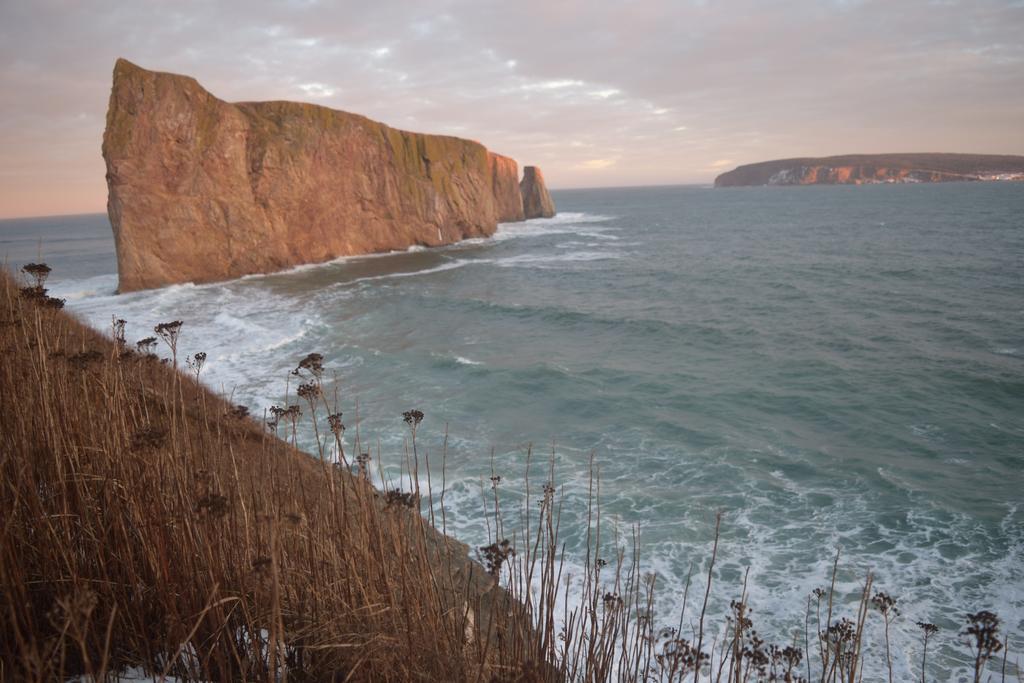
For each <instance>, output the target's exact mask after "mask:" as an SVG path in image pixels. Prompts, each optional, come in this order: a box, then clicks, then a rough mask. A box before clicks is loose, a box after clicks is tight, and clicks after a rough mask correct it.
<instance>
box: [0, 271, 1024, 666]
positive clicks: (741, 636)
mask: <svg viewBox="0 0 1024 683" xmlns="http://www.w3.org/2000/svg"><path fill="white" fill-rule="evenodd" d="M43 268H44V267H42V266H36V267H35V268H29V269H27V270H26V271H25V272H26V274H27V275H29V276H31V277H34V278H35V282H34V283H32V284H30V285H29V286H25V287H20V286H19V285H18V284H17V283H16V282H15V281H14V280H13V279H12V278H10V277H9V276H7V275H6V274H3V273H0V388H2V393H0V587H2V592H0V613H2V614H0V681H6V680H19V681H20V680H29V681H43V680H62V679H67V678H69V677H72V676H79V675H85V676H89V677H92V678H93V679H96V680H103V679H106V678H109V677H111V676H116V674H117V672H119V671H122V670H123V669H124V668H125V667H141V668H143V669H145V670H146V671H148V672H150V673H151V674H153V675H154V676H156V677H160V676H165V675H173V676H176V677H179V678H182V679H187V680H220V681H227V680H283V679H287V678H292V679H294V680H431V681H433V680H437V681H441V680H445V681H446V680H453V681H458V680H466V681H560V680H571V681H587V682H589V681H609V680H619V681H634V680H640V681H649V680H650V681H690V680H692V681H694V682H695V683H696V682H697V681H699V680H713V681H716V682H719V683H721V682H730V683H732V682H735V683H741V682H746V681H803V680H808V679H810V680H820V681H822V682H825V681H844V682H847V683H855V682H856V681H859V680H861V679H862V676H863V674H862V671H863V665H864V659H865V652H864V635H863V634H864V626H865V623H866V622H867V621H868V620H869V619H873V618H878V617H877V616H876V615H877V614H880V615H881V617H880V618H882V619H883V620H884V625H885V634H886V636H885V643H884V645H885V648H884V651H882V653H881V655H879V656H883V657H884V658H885V659H884V660H883V661H884V662H885V663H886V664H887V665H889V666H890V667H891V664H890V662H891V656H890V643H889V630H888V627H889V624H890V623H891V622H892V621H893V620H894V619H895V618H897V617H898V616H899V609H898V607H897V606H896V605H897V602H898V601H897V600H896V598H893V597H891V596H889V595H886V594H884V593H878V592H876V593H874V595H873V596H872V577H871V576H868V577H866V580H865V582H864V586H863V591H862V595H861V599H860V601H859V605H858V606H857V609H856V614H853V615H850V616H851V617H852V618H846V617H840V615H839V611H840V610H839V607H838V602H836V601H834V598H835V590H834V581H835V578H834V577H835V571H834V572H833V586H832V587H830V588H829V589H827V590H826V589H819V590H817V591H815V594H814V596H811V597H809V598H808V602H807V622H806V624H802V625H800V626H801V628H800V631H801V632H802V633H803V634H804V637H803V639H802V640H803V642H791V643H787V644H784V645H781V646H775V645H769V644H767V643H765V642H764V641H763V640H762V639H761V638H760V636H759V635H758V633H757V631H756V630H755V629H754V628H753V623H752V620H751V609H750V606H749V605H748V602H747V597H746V586H745V585H744V586H742V587H734V588H736V591H735V594H736V599H735V600H734V601H733V602H732V605H731V611H730V613H729V614H726V615H718V616H717V617H716V616H713V615H711V614H709V613H708V604H709V601H708V598H709V596H710V594H711V592H712V584H713V578H714V570H715V562H716V558H717V544H718V538H717V527H716V535H715V538H714V539H713V541H714V544H713V546H712V548H711V552H710V555H709V558H708V561H707V562H706V567H704V568H702V569H701V570H700V573H701V574H702V575H704V574H706V580H705V583H704V590H703V595H702V596H697V597H694V599H693V600H691V597H690V595H689V584H688V585H687V589H686V591H685V593H684V595H683V596H682V604H683V607H682V611H681V613H680V614H679V615H678V621H675V620H673V623H674V625H669V626H665V625H662V624H657V623H656V616H655V613H654V607H653V606H654V592H655V589H656V585H655V584H656V577H655V576H653V575H649V574H644V573H643V572H642V570H641V566H640V557H639V553H638V551H637V547H638V545H639V544H638V542H637V539H638V534H639V532H638V530H634V533H633V537H632V538H631V539H619V538H610V539H609V538H606V536H607V534H605V533H604V532H603V531H602V527H601V515H600V508H599V501H600V496H599V489H598V482H597V480H596V478H594V477H592V478H591V486H592V488H591V491H590V496H589V498H588V500H589V513H590V514H589V519H588V539H587V541H588V543H587V547H588V552H587V556H586V558H585V565H584V566H585V570H584V575H583V576H576V577H572V579H571V580H570V578H569V577H568V576H566V575H564V573H563V567H564V562H563V560H564V548H563V546H562V542H561V540H560V537H559V519H560V514H559V511H560V506H561V501H560V500H559V497H558V494H557V490H556V485H555V482H554V481H553V469H554V467H553V462H550V461H549V463H547V465H548V466H547V467H546V468H539V469H540V470H541V476H542V478H543V483H542V485H541V486H539V487H537V486H533V487H532V488H531V485H532V481H531V480H532V478H533V477H535V476H537V475H536V474H534V475H531V474H529V473H528V474H527V477H526V480H525V481H524V482H522V483H523V484H524V486H525V489H526V495H525V497H524V499H523V502H522V508H521V509H520V510H518V511H517V514H516V515H515V519H516V520H517V521H516V523H515V525H514V528H506V522H505V519H504V517H503V515H502V512H501V505H500V500H499V493H498V488H499V486H498V485H499V484H500V483H501V478H500V476H498V475H495V476H494V477H492V484H493V487H492V488H493V501H492V503H491V504H490V506H489V513H488V514H489V516H490V515H492V516H493V517H491V518H489V519H488V528H489V529H490V533H491V535H492V537H491V539H490V544H489V545H488V546H485V547H483V548H480V549H479V551H480V552H479V557H480V558H481V560H482V562H483V564H478V563H476V562H474V561H472V560H470V559H469V557H468V554H467V549H466V547H465V546H463V545H462V544H460V543H458V542H456V541H453V540H451V539H448V538H447V537H445V536H444V535H443V534H442V533H441V532H440V531H438V528H440V529H442V530H443V529H444V526H445V510H444V506H443V497H442V498H440V499H434V498H433V497H432V494H431V493H430V492H426V493H425V494H424V493H421V492H420V491H419V490H418V484H416V482H418V481H419V476H418V475H419V469H420V453H419V451H418V449H417V443H416V436H417V429H418V428H419V426H420V422H421V421H422V419H423V414H422V413H420V412H419V411H416V410H410V411H409V412H407V413H406V414H405V416H404V417H405V421H406V423H407V427H408V429H409V437H410V438H409V449H408V451H407V452H406V453H404V454H402V455H401V456H400V462H401V463H402V467H403V468H404V470H405V471H406V473H407V474H408V475H409V477H408V480H409V481H410V482H412V484H411V486H412V488H411V490H400V489H397V488H390V489H389V490H385V491H380V490H378V489H376V488H375V487H374V486H373V485H372V484H371V482H370V478H369V476H368V474H369V470H370V468H371V467H373V466H374V465H376V466H377V467H380V454H379V453H378V454H377V455H376V457H375V458H371V457H370V454H369V453H363V452H362V448H361V445H360V444H359V441H358V438H357V439H356V442H355V443H356V453H354V454H353V453H347V454H346V453H345V452H344V451H343V449H342V445H343V443H344V442H343V440H342V435H343V434H344V431H345V427H344V423H343V416H342V414H341V411H340V409H339V406H338V399H337V396H336V394H335V393H334V392H332V391H331V390H329V389H328V388H327V387H326V386H325V384H324V383H323V381H322V379H323V375H324V368H323V367H322V365H321V361H322V358H321V357H320V356H318V355H317V354H310V355H309V356H307V357H306V358H304V359H302V360H301V361H298V365H297V367H296V369H295V372H294V373H293V375H294V376H293V378H291V383H292V384H293V390H294V396H293V397H292V398H293V399H294V400H293V402H292V403H290V404H289V405H285V406H281V407H275V408H273V409H271V411H270V416H269V417H270V422H271V423H272V424H271V426H270V428H267V427H266V426H265V425H264V424H262V421H260V422H257V421H256V420H254V419H252V418H250V417H248V416H247V415H246V412H247V411H245V410H244V409H240V408H239V407H238V406H233V405H231V404H230V403H228V402H227V401H225V400H223V399H222V398H219V397H217V396H215V395H213V394H212V393H210V392H209V391H207V390H206V389H205V388H203V387H202V386H201V385H200V384H199V383H198V378H199V377H200V374H201V372H202V363H203V361H204V360H205V357H203V356H200V355H197V356H196V357H190V358H188V359H185V362H184V363H182V365H184V366H186V367H187V372H180V371H178V370H177V369H176V368H175V367H174V366H176V365H178V364H179V359H178V358H177V348H176V344H177V338H178V335H179V334H180V333H181V329H182V328H181V325H180V324H179V323H178V322H177V321H170V322H168V323H165V324H163V325H160V326H158V327H157V328H156V330H154V332H155V334H156V337H152V338H147V339H144V340H142V341H141V342H140V343H139V344H138V345H135V344H129V343H127V341H126V340H125V325H124V323H123V321H113V326H112V330H111V337H110V338H107V337H104V336H103V335H101V334H99V333H97V332H95V331H93V330H90V329H89V328H87V327H85V326H84V325H82V324H80V323H78V322H77V321H75V320H74V319H73V318H71V317H70V316H68V315H66V314H65V313H64V312H63V311H61V310H60V308H61V302H59V301H57V300H53V299H51V298H49V297H48V296H47V295H46V290H45V287H44V285H45V279H46V274H47V273H48V269H46V270H45V271H44V270H43ZM157 337H158V338H157ZM161 343H162V344H163V346H160V344H161ZM157 348H162V349H164V350H166V351H167V352H169V355H170V358H169V359H168V362H166V363H165V362H162V361H161V360H160V359H159V358H157V357H156V355H154V354H153V353H152V352H153V351H154V350H155V349H157ZM300 426H301V429H309V430H311V431H312V432H313V433H314V434H315V437H316V443H317V444H318V447H317V450H318V452H317V453H315V454H314V455H315V456H317V457H310V456H309V455H307V454H305V453H302V452H300V451H298V450H297V449H296V447H295V446H294V443H295V440H296V434H297V432H298V430H299V429H300ZM289 439H290V440H291V443H289ZM442 461H443V455H442ZM428 464H429V463H426V462H425V463H424V470H425V471H426V472H427V474H428V476H429V472H430V468H429V467H427V465H428ZM442 471H443V462H442ZM386 488H389V487H386ZM441 488H442V489H443V481H442V485H441ZM423 515H426V518H424V516H423ZM719 521H720V518H719ZM623 548H632V550H631V551H626V550H623ZM838 559H839V558H838V555H837V556H836V565H838ZM485 565H486V566H485ZM570 583H571V588H570V587H569V586H570ZM499 584H500V585H499ZM570 595H571V596H573V598H572V600H573V602H570ZM698 597H699V598H701V599H702V602H700V603H698V602H697V598H698ZM691 602H692V603H693V604H690V603H691ZM698 607H699V610H698ZM871 607H874V609H870V608H871ZM812 622H813V623H814V630H813V631H812V630H811V624H812ZM684 624H685V628H684ZM919 625H920V626H921V628H922V630H923V635H924V637H925V640H924V646H925V649H924V650H919V651H920V652H921V662H922V675H921V680H925V676H924V673H923V669H924V666H925V661H926V652H927V650H926V648H927V645H928V640H927V639H928V638H929V637H930V638H932V639H933V642H934V638H936V637H938V636H936V634H937V633H938V629H937V628H936V627H935V626H932V625H931V624H919ZM998 628H999V620H998V618H997V617H996V616H995V615H994V614H991V613H989V612H979V613H977V614H975V615H971V616H970V617H969V620H968V626H967V629H966V630H965V631H964V632H962V633H960V634H957V635H958V636H960V637H961V639H962V638H963V637H966V638H968V639H969V641H970V645H971V654H972V663H973V664H974V669H975V679H976V680H980V679H981V678H982V677H983V676H984V675H985V673H986V672H987V671H988V672H991V671H994V670H995V671H998V670H999V666H1000V665H1001V667H1002V671H1004V672H1005V671H1006V670H1007V669H1006V666H1007V662H1006V659H1005V657H1006V654H1005V652H1006V651H1005V647H1004V645H1005V644H1006V642H1007V641H1006V639H1005V638H1004V637H1002V636H1001V635H1000V634H999V633H998ZM684 631H685V636H686V637H684ZM812 634H813V635H812ZM1001 638H1002V639H1001ZM904 645H905V644H904ZM879 647H880V646H879ZM899 647H900V646H899V645H897V647H896V650H897V651H899ZM806 653H810V657H808V656H805V655H806ZM1000 654H1001V655H1002V656H1003V660H1002V662H1000V661H999V655H1000ZM875 655H878V653H877V652H876V653H875ZM812 659H813V666H812ZM1011 667H1012V664H1011ZM1014 671H1016V669H1014ZM1018 675H1019V674H1018ZM889 676H890V679H891V677H892V674H891V670H890V675H889Z"/></svg>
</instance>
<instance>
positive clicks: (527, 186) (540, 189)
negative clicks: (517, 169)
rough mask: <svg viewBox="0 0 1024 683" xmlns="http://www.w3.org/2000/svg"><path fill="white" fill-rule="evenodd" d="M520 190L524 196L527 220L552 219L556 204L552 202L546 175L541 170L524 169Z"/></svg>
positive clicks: (532, 167)
mask: <svg viewBox="0 0 1024 683" xmlns="http://www.w3.org/2000/svg"><path fill="white" fill-rule="evenodd" d="M519 190H520V192H521V193H522V195H523V213H524V214H525V215H526V217H527V218H551V217H552V216H554V215H555V203H554V202H553V201H551V195H550V194H548V188H547V186H546V185H545V184H544V174H543V173H541V172H540V169H539V168H537V167H536V166H526V167H525V168H523V179H522V181H520V183H519Z"/></svg>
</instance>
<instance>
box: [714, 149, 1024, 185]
mask: <svg viewBox="0 0 1024 683" xmlns="http://www.w3.org/2000/svg"><path fill="white" fill-rule="evenodd" d="M955 180H1024V157H1021V156H1007V155H995V154H851V155H847V156H836V157H820V158H802V159H777V160H775V161H762V162H760V163H756V164H747V165H745V166H739V167H738V168H736V169H734V170H732V171H729V172H727V173H723V174H722V175H720V176H718V177H717V178H715V187H735V186H740V185H861V184H867V183H941V182H948V181H955Z"/></svg>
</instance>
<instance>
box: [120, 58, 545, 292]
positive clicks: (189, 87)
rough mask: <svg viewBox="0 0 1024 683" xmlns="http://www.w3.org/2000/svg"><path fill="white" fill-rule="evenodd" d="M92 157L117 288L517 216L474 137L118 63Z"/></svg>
mask: <svg viewBox="0 0 1024 683" xmlns="http://www.w3.org/2000/svg"><path fill="white" fill-rule="evenodd" d="M103 157H104V159H105V160H106V163H107V186H108V189H109V199H108V202H107V210H108V213H109V215H110V223H111V225H112V226H113V229H114V238H115V245H116V249H117V262H118V272H119V279H120V282H119V289H120V291H130V290H136V289H145V288H151V287H159V286H163V285H167V284H171V283H176V282H209V281H214V280H224V279H229V278H234V277H238V276H241V275H246V274H250V273H264V272H270V271H274V270H279V269H282V268H287V267H290V266H294V265H297V264H302V263H315V262H321V261H327V260H330V259H333V258H337V257H339V256H348V255H354V254H366V253H372V252H382V251H389V250H393V249H405V248H408V247H409V246H412V245H416V244H418V245H424V246H438V245H443V244H449V243H451V242H456V241H458V240H461V239H464V238H468V237H486V236H489V235H491V234H493V233H494V231H495V229H496V228H497V223H498V222H503V221H520V220H523V218H524V212H523V201H522V196H521V194H520V189H519V187H518V168H517V164H516V162H515V161H514V160H513V159H509V158H507V157H503V156H500V155H498V154H494V153H492V152H488V151H487V149H485V148H484V147H483V145H481V144H479V143H477V142H473V141H471V140H462V139H459V138H454V137H446V136H440V135H422V134H417V133H409V132H405V131H400V130H396V129H394V128H390V127H388V126H386V125H384V124H381V123H377V122H375V121H371V120H369V119H367V118H365V117H363V116H358V115H356V114H349V113H346V112H341V111H335V110H333V109H328V108H325V107H319V106H315V105H311V104H300V103H294V102H245V103H238V104H229V103H227V102H223V101H221V100H219V99H217V98H216V97H214V96H213V95H211V94H210V93H209V92H207V91H206V90H204V89H203V87H202V86H200V85H199V83H197V82H196V81H195V80H194V79H192V78H188V77H186V76H178V75H175V74H167V73H158V72H153V71H147V70H145V69H142V68H140V67H138V66H135V65H134V64H131V63H130V62H127V61H125V60H123V59H120V60H118V61H117V64H116V66H115V67H114V86H113V90H112V92H111V94H110V108H109V110H108V112H107V128H106V131H105V132H104V135H103ZM538 175H539V174H538ZM544 194H545V196H546V191H545V193H544Z"/></svg>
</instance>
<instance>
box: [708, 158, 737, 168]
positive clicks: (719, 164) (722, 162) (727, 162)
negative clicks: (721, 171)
mask: <svg viewBox="0 0 1024 683" xmlns="http://www.w3.org/2000/svg"><path fill="white" fill-rule="evenodd" d="M735 164H736V162H735V161H733V160H732V159H718V160H716V161H712V162H711V168H728V167H729V166H733V165H735Z"/></svg>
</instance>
